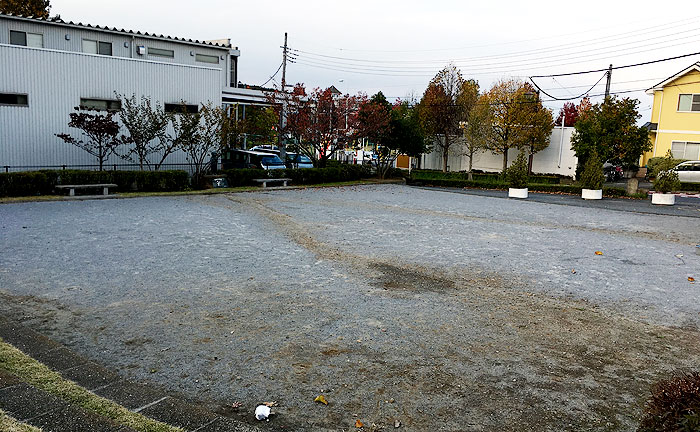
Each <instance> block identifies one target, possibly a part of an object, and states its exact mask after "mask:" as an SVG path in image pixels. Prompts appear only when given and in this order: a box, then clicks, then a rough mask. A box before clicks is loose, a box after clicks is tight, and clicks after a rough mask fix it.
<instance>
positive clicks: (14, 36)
mask: <svg viewBox="0 0 700 432" xmlns="http://www.w3.org/2000/svg"><path fill="white" fill-rule="evenodd" d="M10 43H11V44H12V45H22V46H27V47H32V48H44V35H43V34H41V33H27V32H23V31H15V30H10Z"/></svg>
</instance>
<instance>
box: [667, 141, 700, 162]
mask: <svg viewBox="0 0 700 432" xmlns="http://www.w3.org/2000/svg"><path fill="white" fill-rule="evenodd" d="M671 153H672V154H673V157H674V158H676V159H689V160H700V142H684V141H673V142H672V143H671Z"/></svg>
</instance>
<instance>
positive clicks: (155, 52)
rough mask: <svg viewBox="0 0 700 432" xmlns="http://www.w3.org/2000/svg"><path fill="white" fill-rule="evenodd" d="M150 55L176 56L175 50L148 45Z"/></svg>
mask: <svg viewBox="0 0 700 432" xmlns="http://www.w3.org/2000/svg"><path fill="white" fill-rule="evenodd" d="M148 55H152V56H158V57H170V58H173V57H175V51H173V50H169V49H162V48H153V47H148Z"/></svg>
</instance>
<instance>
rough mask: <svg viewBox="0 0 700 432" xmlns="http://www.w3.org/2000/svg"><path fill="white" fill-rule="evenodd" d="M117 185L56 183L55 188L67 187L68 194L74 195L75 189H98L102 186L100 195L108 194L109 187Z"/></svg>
mask: <svg viewBox="0 0 700 432" xmlns="http://www.w3.org/2000/svg"><path fill="white" fill-rule="evenodd" d="M115 187H117V185H115V184H114V183H98V184H82V185H57V186H56V189H61V190H62V189H68V195H69V196H75V190H76V189H100V188H102V195H109V188H115Z"/></svg>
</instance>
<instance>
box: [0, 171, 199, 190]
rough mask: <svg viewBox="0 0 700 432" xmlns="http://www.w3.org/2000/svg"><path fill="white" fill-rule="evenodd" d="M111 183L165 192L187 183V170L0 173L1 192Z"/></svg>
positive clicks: (128, 188)
mask: <svg viewBox="0 0 700 432" xmlns="http://www.w3.org/2000/svg"><path fill="white" fill-rule="evenodd" d="M96 183H114V184H116V185H117V190H118V191H119V192H131V191H138V192H168V191H181V190H185V189H187V188H188V187H189V185H190V180H189V175H188V174H187V172H186V171H87V170H44V171H28V172H17V173H2V174H0V196H14V197H16V196H34V195H50V194H52V193H53V190H54V186H56V185H61V184H63V185H68V184H96Z"/></svg>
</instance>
